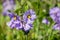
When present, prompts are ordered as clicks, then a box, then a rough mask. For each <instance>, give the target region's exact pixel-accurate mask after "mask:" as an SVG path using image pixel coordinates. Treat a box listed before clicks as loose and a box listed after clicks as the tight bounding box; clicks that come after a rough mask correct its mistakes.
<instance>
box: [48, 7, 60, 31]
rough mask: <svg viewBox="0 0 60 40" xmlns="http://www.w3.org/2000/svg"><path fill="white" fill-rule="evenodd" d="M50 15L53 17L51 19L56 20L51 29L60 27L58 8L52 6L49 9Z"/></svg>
mask: <svg viewBox="0 0 60 40" xmlns="http://www.w3.org/2000/svg"><path fill="white" fill-rule="evenodd" d="M49 14H50V17H51V18H52V19H53V21H55V22H56V24H55V25H54V26H53V29H58V30H59V29H60V26H59V25H60V8H59V7H54V8H51V9H50V12H49Z"/></svg>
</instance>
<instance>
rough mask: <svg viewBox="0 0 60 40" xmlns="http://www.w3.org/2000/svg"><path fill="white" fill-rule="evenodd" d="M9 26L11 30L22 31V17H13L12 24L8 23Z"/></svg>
mask: <svg viewBox="0 0 60 40" xmlns="http://www.w3.org/2000/svg"><path fill="white" fill-rule="evenodd" d="M9 16H12V15H9ZM7 25H8V26H10V27H11V28H16V29H22V23H21V21H20V17H19V16H17V15H15V16H14V15H13V17H11V20H10V22H7Z"/></svg>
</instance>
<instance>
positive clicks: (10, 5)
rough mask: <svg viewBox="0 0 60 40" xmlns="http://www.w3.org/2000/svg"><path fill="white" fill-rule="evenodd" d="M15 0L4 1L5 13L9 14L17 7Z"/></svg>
mask: <svg viewBox="0 0 60 40" xmlns="http://www.w3.org/2000/svg"><path fill="white" fill-rule="evenodd" d="M14 3H15V2H14V0H5V1H4V2H3V15H7V12H9V11H12V10H13V9H14V8H15V4H14Z"/></svg>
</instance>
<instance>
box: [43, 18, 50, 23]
mask: <svg viewBox="0 0 60 40" xmlns="http://www.w3.org/2000/svg"><path fill="white" fill-rule="evenodd" d="M42 23H44V24H50V22H49V21H48V20H47V19H46V18H44V19H43V20H42Z"/></svg>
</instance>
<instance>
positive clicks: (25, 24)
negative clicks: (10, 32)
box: [3, 0, 36, 33]
mask: <svg viewBox="0 0 60 40" xmlns="http://www.w3.org/2000/svg"><path fill="white" fill-rule="evenodd" d="M14 6H15V3H14V0H6V1H4V2H3V15H7V16H9V17H10V21H9V22H7V23H6V24H7V25H8V26H9V27H10V28H12V29H14V28H15V29H18V30H19V29H22V30H23V31H24V32H26V33H27V32H28V31H29V30H30V29H32V28H33V25H32V24H33V22H34V20H35V19H36V14H35V12H34V11H33V10H32V9H30V10H28V11H26V12H25V13H24V15H23V16H22V17H20V16H18V15H17V14H14V13H13V12H11V11H13V9H14ZM21 18H22V19H21Z"/></svg>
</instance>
